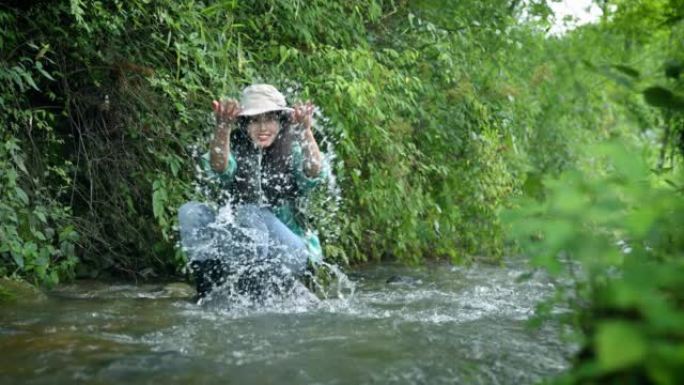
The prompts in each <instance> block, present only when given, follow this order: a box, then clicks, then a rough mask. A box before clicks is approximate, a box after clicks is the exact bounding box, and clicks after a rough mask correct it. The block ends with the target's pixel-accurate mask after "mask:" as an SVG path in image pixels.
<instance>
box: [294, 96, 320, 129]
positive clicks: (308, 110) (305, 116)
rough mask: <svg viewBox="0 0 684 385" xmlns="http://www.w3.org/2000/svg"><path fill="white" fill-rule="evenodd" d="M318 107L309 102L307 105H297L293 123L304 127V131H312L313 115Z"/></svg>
mask: <svg viewBox="0 0 684 385" xmlns="http://www.w3.org/2000/svg"><path fill="white" fill-rule="evenodd" d="M315 109H316V106H315V105H314V104H313V103H311V101H310V100H307V101H306V103H303V104H302V103H296V104H295V105H294V111H293V112H292V122H293V123H295V124H299V125H301V126H302V128H303V129H304V130H311V124H312V123H313V113H314V110H315Z"/></svg>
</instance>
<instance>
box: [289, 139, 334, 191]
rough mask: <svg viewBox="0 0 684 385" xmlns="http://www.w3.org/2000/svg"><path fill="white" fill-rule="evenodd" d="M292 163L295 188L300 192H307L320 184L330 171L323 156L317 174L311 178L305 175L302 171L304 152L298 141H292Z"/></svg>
mask: <svg viewBox="0 0 684 385" xmlns="http://www.w3.org/2000/svg"><path fill="white" fill-rule="evenodd" d="M292 163H293V168H294V176H295V182H296V183H297V189H298V190H299V192H300V193H301V194H307V193H308V192H309V191H311V190H313V189H314V188H315V187H316V186H318V185H319V184H321V183H322V182H323V181H324V180H326V179H327V178H328V175H329V172H330V166H329V164H328V162H327V160H326V159H325V157H324V158H323V164H322V165H321V171H320V172H319V173H318V175H316V176H315V177H313V178H311V177H309V176H307V175H306V173H305V172H304V154H303V152H302V147H301V145H300V144H299V143H294V144H293V146H292Z"/></svg>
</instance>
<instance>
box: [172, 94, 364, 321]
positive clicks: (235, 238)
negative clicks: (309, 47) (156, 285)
mask: <svg viewBox="0 0 684 385" xmlns="http://www.w3.org/2000/svg"><path fill="white" fill-rule="evenodd" d="M285 89H286V95H288V97H289V98H290V99H292V98H296V94H295V93H296V92H298V90H299V89H300V87H299V86H297V85H296V84H295V85H294V86H290V87H287V88H285ZM314 119H315V122H316V123H315V125H314V127H315V132H316V136H317V138H318V142H319V147H321V149H322V150H323V149H324V151H323V157H324V161H323V163H324V172H325V173H326V175H327V177H326V179H325V180H326V183H324V184H322V185H321V186H320V187H319V188H317V189H315V190H314V191H312V193H311V194H310V195H308V196H307V197H303V198H301V199H298V200H297V201H296V211H297V212H299V213H302V214H303V217H304V218H306V222H307V227H309V228H315V229H316V230H314V232H315V234H316V235H321V238H323V240H324V241H325V242H326V243H328V244H334V242H336V241H338V240H339V237H340V233H341V231H340V221H339V217H338V216H339V214H340V206H341V202H342V198H341V196H342V192H341V189H340V187H339V185H338V183H337V179H336V177H335V174H334V172H333V168H334V167H333V166H334V165H335V162H336V161H337V157H336V154H335V146H334V140H333V139H332V138H331V136H330V135H328V132H331V130H332V123H331V122H330V119H328V118H327V117H325V116H324V114H323V112H322V110H321V109H320V108H316V110H315V112H314ZM207 125H208V126H209V127H212V126H213V116H212V115H211V114H208V118H207ZM212 131H213V129H208V130H207V132H212ZM209 142H210V138H209V137H207V138H204V141H203V143H198V144H195V145H192V146H190V147H189V151H190V153H191V154H192V157H193V158H194V159H195V160H196V166H195V171H196V179H195V181H194V183H193V185H194V191H195V194H194V195H195V197H197V198H199V199H198V200H200V201H202V202H209V203H208V205H209V207H211V209H212V210H214V211H215V212H216V213H217V214H216V219H215V221H214V222H213V223H211V224H210V225H209V229H210V231H211V232H212V233H213V234H214V235H213V237H212V238H211V241H208V242H206V243H204V244H202V245H201V246H200V247H197V248H196V250H194V252H195V253H196V254H201V255H203V256H202V258H201V259H203V260H208V259H217V260H221V259H222V258H225V249H226V247H227V246H228V245H232V246H235V247H237V248H240V249H243V250H245V251H249V254H251V255H260V249H261V248H265V247H268V245H266V243H267V242H268V240H265V239H264V234H260V233H259V231H256V230H255V229H253V228H248V227H244V226H240V225H238V224H237V222H236V217H235V213H234V212H233V211H234V210H233V208H232V207H231V205H230V204H229V203H228V202H230V201H231V196H230V194H229V192H228V189H226V188H224V187H225V186H224V185H223V182H222V181H221V180H220V179H218V178H216V177H215V176H214V175H210V173H209V172H207V170H205V169H204V168H203V167H202V164H201V162H202V157H203V156H206V155H205V154H206V152H207V150H206V149H207V148H208V143H209ZM282 179H283V178H281V177H279V176H278V175H271V176H269V177H266V178H264V180H263V181H261V180H260V183H273V182H272V181H274V180H276V181H277V180H282ZM273 187H274V188H275V189H276V190H278V191H280V189H284V188H285V186H279V185H274V186H273ZM178 247H180V248H182V249H183V247H182V246H181V245H180V242H179V244H178ZM184 251H186V252H187V249H184ZM284 258H285V259H287V256H284ZM230 264H231V266H230V274H226V276H225V277H224V278H222V279H221V280H220V281H219V282H216V283H215V284H214V285H213V286H214V288H213V290H212V294H211V295H210V296H209V297H207V298H203V299H202V300H201V301H200V303H203V304H206V305H207V306H212V307H219V308H220V307H223V308H228V307H230V308H240V309H252V310H253V309H256V308H260V309H268V308H274V307H278V306H293V307H295V308H296V307H300V306H308V305H311V304H315V303H317V302H318V301H319V300H320V299H324V300H325V299H338V300H343V301H346V300H348V299H350V298H351V297H353V294H354V284H353V282H352V281H351V280H349V278H348V277H347V276H346V275H345V274H344V272H343V271H342V269H341V268H340V267H339V266H337V265H334V264H331V263H326V262H323V263H320V264H318V265H316V267H315V269H309V270H308V271H307V272H306V274H305V275H304V277H302V279H301V280H300V279H294V278H293V274H292V273H291V271H288V269H287V267H284V266H281V265H280V264H279V263H278V262H275V263H272V261H267V260H263V259H262V260H255V259H254V258H244V260H241V261H231V263H230ZM224 268H225V267H221V266H219V265H216V266H214V267H212V270H211V272H212V273H214V274H216V275H217V276H218V275H221V274H222V273H225V271H221V269H224ZM314 270H315V271H314ZM317 272H323V273H324V274H319V273H317Z"/></svg>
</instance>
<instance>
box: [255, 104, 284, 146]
mask: <svg viewBox="0 0 684 385" xmlns="http://www.w3.org/2000/svg"><path fill="white" fill-rule="evenodd" d="M278 131H280V122H279V121H278V115H277V113H275V112H267V113H265V114H260V115H255V116H252V117H251V118H250V119H249V122H248V123H247V132H248V133H249V137H250V138H251V139H252V142H253V143H254V144H255V145H256V146H257V147H259V148H266V147H268V146H270V145H272V144H273V142H274V141H275V138H276V136H277V135H278Z"/></svg>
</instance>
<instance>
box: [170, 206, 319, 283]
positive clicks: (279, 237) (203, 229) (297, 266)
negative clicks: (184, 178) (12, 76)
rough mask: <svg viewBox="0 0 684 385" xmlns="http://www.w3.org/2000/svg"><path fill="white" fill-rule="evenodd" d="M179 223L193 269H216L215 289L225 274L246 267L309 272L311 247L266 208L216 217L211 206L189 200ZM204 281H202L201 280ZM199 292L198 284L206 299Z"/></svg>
mask: <svg viewBox="0 0 684 385" xmlns="http://www.w3.org/2000/svg"><path fill="white" fill-rule="evenodd" d="M178 219H179V224H180V235H181V244H182V245H183V248H184V249H185V251H186V252H187V254H188V257H189V259H190V263H191V266H196V268H195V270H197V269H198V268H197V266H200V267H199V269H200V270H201V269H204V270H207V269H212V270H214V271H213V272H212V274H213V276H212V278H211V279H210V282H209V283H205V285H210V284H211V285H214V286H216V285H217V284H219V283H220V282H221V281H222V278H225V277H222V276H223V275H226V274H230V273H231V272H235V271H241V270H245V269H246V268H247V269H251V268H261V271H262V272H263V271H264V269H263V267H264V266H271V267H274V269H272V270H278V272H279V273H283V272H285V273H289V274H290V275H294V276H300V275H303V274H304V272H305V271H306V267H307V261H308V258H309V252H308V249H307V246H306V244H305V243H304V241H302V239H301V238H300V237H299V236H297V235H296V234H295V233H293V232H292V230H290V229H289V228H288V227H287V226H285V224H283V222H281V221H280V220H279V219H278V218H277V217H276V216H275V215H274V214H273V213H272V212H271V211H270V210H269V209H267V208H264V207H259V206H257V205H252V204H245V205H237V206H236V207H235V208H234V210H233V216H232V217H230V216H229V215H224V214H223V213H221V214H219V215H217V213H216V212H215V211H214V210H213V209H211V208H210V207H209V206H207V205H206V204H203V203H199V202H188V203H185V204H184V205H183V206H181V208H180V210H179V211H178ZM201 266H204V267H201ZM275 268H277V269H275ZM204 278H206V277H199V281H202V280H203V279H204ZM200 289H201V288H200V282H198V291H200V295H202V293H201V290H200Z"/></svg>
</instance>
